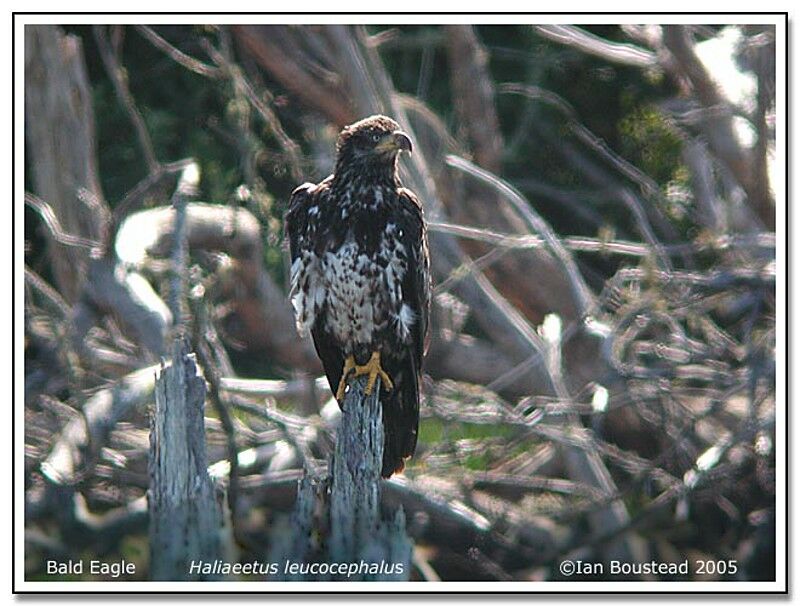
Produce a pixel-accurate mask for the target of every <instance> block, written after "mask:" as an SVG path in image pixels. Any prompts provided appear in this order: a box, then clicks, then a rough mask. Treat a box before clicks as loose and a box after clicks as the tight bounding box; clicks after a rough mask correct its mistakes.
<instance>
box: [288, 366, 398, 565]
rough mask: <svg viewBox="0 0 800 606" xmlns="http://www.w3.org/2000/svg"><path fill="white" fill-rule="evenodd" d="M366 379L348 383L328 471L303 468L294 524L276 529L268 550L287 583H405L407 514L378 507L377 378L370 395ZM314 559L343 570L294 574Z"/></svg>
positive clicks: (380, 432) (380, 437)
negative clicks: (314, 473)
mask: <svg viewBox="0 0 800 606" xmlns="http://www.w3.org/2000/svg"><path fill="white" fill-rule="evenodd" d="M365 382H366V379H365V378H361V379H358V380H356V381H353V382H352V383H351V384H350V390H349V391H348V393H347V396H346V398H345V402H344V406H343V410H342V418H341V421H340V425H339V428H338V431H337V437H336V449H335V453H334V455H333V460H332V461H331V464H330V468H329V469H330V474H329V476H328V477H327V478H324V479H322V480H315V479H313V478H312V477H311V476H310V474H309V470H306V474H305V476H304V477H303V479H302V480H301V481H300V485H299V488H298V493H297V502H296V504H295V508H294V511H293V514H292V523H291V524H290V525H289V526H288V527H287V531H286V532H283V533H281V535H280V538H279V539H278V543H277V544H276V547H275V549H274V555H273V559H278V560H282V561H283V562H284V564H282V566H281V572H282V573H283V576H284V578H285V579H287V580H314V579H316V580H323V579H327V580H349V581H367V580H368V581H406V580H408V573H409V570H410V565H411V541H410V539H409V538H408V536H407V535H406V531H405V515H404V513H403V510H402V508H398V509H396V510H394V512H388V511H383V510H382V508H381V482H382V480H381V466H382V461H383V444H384V434H383V415H382V411H381V404H380V401H379V399H378V396H379V392H380V379H378V383H377V384H376V388H375V390H374V391H373V392H372V394H371V395H367V394H365V393H364V386H365ZM317 537H319V538H321V539H322V540H321V541H319V542H318V541H317ZM313 562H316V563H328V564H331V565H337V566H341V565H345V566H346V568H336V569H333V570H330V569H328V568H320V569H316V570H320V573H319V574H312V575H311V576H309V574H308V573H306V574H303V572H304V571H305V570H307V569H304V568H299V569H294V570H296V572H294V573H293V572H292V570H293V569H292V568H290V567H289V566H288V565H289V564H310V563H313ZM311 570H315V569H311ZM345 570H346V571H347V572H344V571H345Z"/></svg>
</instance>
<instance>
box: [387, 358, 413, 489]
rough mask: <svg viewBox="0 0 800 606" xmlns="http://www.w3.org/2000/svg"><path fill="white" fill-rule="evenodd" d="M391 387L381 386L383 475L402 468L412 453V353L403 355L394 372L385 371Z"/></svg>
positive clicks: (388, 475)
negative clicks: (387, 372)
mask: <svg viewBox="0 0 800 606" xmlns="http://www.w3.org/2000/svg"><path fill="white" fill-rule="evenodd" d="M389 374H390V376H391V377H392V381H393V383H394V387H393V389H392V390H391V391H386V390H384V389H381V404H382V406H383V433H384V440H383V469H382V470H381V475H382V476H383V477H384V478H388V477H390V476H391V475H392V474H394V473H399V472H401V471H403V469H404V468H405V459H407V458H408V457H410V456H412V455H413V454H414V450H415V449H416V447H417V430H418V428H419V376H418V374H417V371H416V368H414V363H413V361H412V356H406V358H405V360H403V362H401V364H400V365H399V367H398V369H397V370H395V372H392V371H391V370H390V371H389Z"/></svg>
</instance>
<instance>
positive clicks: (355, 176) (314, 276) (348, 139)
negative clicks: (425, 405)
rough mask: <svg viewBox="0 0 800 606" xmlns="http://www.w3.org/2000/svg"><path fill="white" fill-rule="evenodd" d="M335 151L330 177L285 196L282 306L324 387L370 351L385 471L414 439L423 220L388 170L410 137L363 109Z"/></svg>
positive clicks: (424, 305) (423, 330)
mask: <svg viewBox="0 0 800 606" xmlns="http://www.w3.org/2000/svg"><path fill="white" fill-rule="evenodd" d="M336 148H337V159H336V168H335V170H334V174H333V175H331V176H330V177H328V178H327V179H325V180H324V181H322V182H321V183H319V184H316V185H314V184H311V183H305V184H303V185H301V186H300V187H298V188H297V189H296V190H295V191H294V192H293V193H292V198H291V200H290V203H289V212H288V213H287V216H286V230H287V234H288V236H289V244H290V249H291V257H292V269H291V298H292V305H293V306H294V310H295V318H296V321H297V329H298V331H299V332H300V333H301V334H308V333H310V334H311V336H312V337H313V339H314V345H315V346H316V348H317V353H318V354H319V356H320V358H321V359H322V363H323V366H324V368H325V374H326V375H327V377H328V382H329V383H330V386H331V390H332V391H334V393H337V391H339V385H340V381H341V379H342V374H343V372H344V369H345V362H346V360H347V359H348V358H349V356H353V360H354V361H355V364H357V365H366V364H368V362H369V360H370V358H371V356H372V355H373V353H374V352H378V353H379V354H380V367H381V368H382V370H383V371H385V373H386V375H388V377H384V380H383V381H382V386H381V393H380V400H381V404H382V410H383V423H384V435H385V440H384V442H385V445H384V454H383V471H382V473H383V476H384V477H389V476H390V475H392V473H395V472H397V471H401V470H402V469H403V466H404V463H403V460H404V458H407V457H410V456H411V455H412V454H413V453H414V449H415V447H416V443H417V428H418V423H419V380H420V365H421V363H422V356H423V354H424V350H425V346H426V339H427V334H428V312H429V307H430V284H429V283H430V272H429V259H428V245H427V235H426V230H425V222H424V219H423V212H422V206H421V204H420V203H419V201H418V200H417V198H416V196H415V195H414V194H413V193H412V192H411V191H409V190H407V189H405V188H404V187H402V185H401V184H400V180H399V178H398V175H397V156H398V154H399V152H400V151H401V150H405V151H409V152H410V151H411V142H410V140H409V138H408V137H407V136H406V135H405V134H404V133H402V132H400V129H399V126H398V124H397V123H396V122H394V121H393V120H391V119H389V118H387V117H385V116H372V117H370V118H366V119H365V120H362V121H360V122H357V123H355V124H352V125H350V126H348V127H346V128H345V129H344V130H343V131H342V132H341V134H340V135H339V139H338V141H337V146H336ZM348 368H350V367H348ZM348 372H349V370H348ZM356 373H357V374H365V373H363V372H361V371H359V370H358V369H357V370H356ZM382 376H383V375H382ZM387 378H388V379H390V381H387V380H386V379H387ZM387 383H390V384H388V385H387ZM343 385H344V383H342V386H343ZM340 394H341V392H340ZM341 402H342V399H340V403H341Z"/></svg>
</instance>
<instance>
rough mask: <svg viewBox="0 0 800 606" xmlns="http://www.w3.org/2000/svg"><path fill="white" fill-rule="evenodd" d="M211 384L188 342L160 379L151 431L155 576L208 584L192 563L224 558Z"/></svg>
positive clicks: (176, 349)
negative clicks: (209, 435) (208, 400)
mask: <svg viewBox="0 0 800 606" xmlns="http://www.w3.org/2000/svg"><path fill="white" fill-rule="evenodd" d="M205 393H206V387H205V381H204V380H203V378H202V377H200V376H198V372H197V366H196V365H195V363H194V359H193V356H190V355H189V353H188V348H187V345H186V342H185V341H184V340H182V339H176V340H175V342H174V345H173V354H172V362H171V364H170V365H165V364H164V365H162V368H161V375H160V377H159V378H158V379H157V380H156V407H155V412H154V415H153V419H152V422H151V429H150V461H149V474H150V488H149V491H148V508H149V511H150V532H149V535H150V578H151V579H152V580H172V581H181V580H184V581H185V580H208V579H213V578H214V577H213V576H207V575H203V574H201V573H200V572H199V571H196V570H192V567H191V565H192V563H193V562H195V563H197V562H200V561H202V562H213V561H214V560H216V559H218V558H219V557H220V556H221V553H222V548H221V540H220V539H221V530H222V514H221V510H220V506H219V504H218V502H217V499H216V495H215V488H214V485H213V483H212V481H211V478H210V477H209V475H208V471H207V466H208V465H207V461H206V447H205V425H204V419H203V408H204V402H205Z"/></svg>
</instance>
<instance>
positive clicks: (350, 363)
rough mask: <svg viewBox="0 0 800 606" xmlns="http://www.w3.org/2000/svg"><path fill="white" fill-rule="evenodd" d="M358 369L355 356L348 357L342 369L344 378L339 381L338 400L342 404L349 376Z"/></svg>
mask: <svg viewBox="0 0 800 606" xmlns="http://www.w3.org/2000/svg"><path fill="white" fill-rule="evenodd" d="M355 367H356V360H355V358H354V357H353V356H347V359H346V360H345V361H344V368H342V378H341V379H339V387H338V388H337V389H336V400H337V401H338V402H339V403H340V404H341V403H342V402H344V392H345V391H346V390H347V375H349V374H350V371H351V370H353V369H354V368H355Z"/></svg>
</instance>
